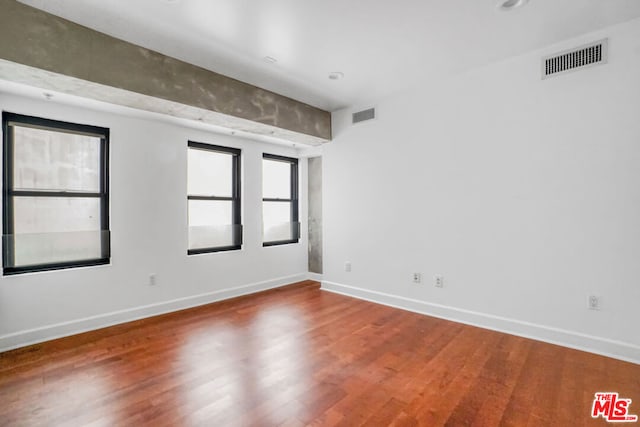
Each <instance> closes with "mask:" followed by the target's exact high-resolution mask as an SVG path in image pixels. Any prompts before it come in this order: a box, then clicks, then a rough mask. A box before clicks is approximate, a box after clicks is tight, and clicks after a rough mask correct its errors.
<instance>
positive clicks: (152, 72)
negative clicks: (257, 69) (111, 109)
mask: <svg viewBox="0 0 640 427" xmlns="http://www.w3.org/2000/svg"><path fill="white" fill-rule="evenodd" d="M0 10H1V11H2V13H0V78H1V79H5V80H10V81H14V82H17V83H25V84H29V85H32V86H35V87H39V88H42V89H47V90H55V91H59V92H63V93H69V94H72V95H78V96H83V97H87V98H92V99H97V100H100V101H107V102H111V103H114V104H119V105H125V106H128V107H134V108H139V109H143V110H148V111H153V112H159V113H164V114H169V115H172V116H176V117H181V118H187V119H193V120H199V121H202V122H206V123H211V124H214V125H218V126H224V127H227V128H229V129H236V130H241V131H244V132H250V133H255V134H260V135H269V136H273V137H276V138H281V139H285V140H289V141H291V142H299V143H304V144H312V145H317V144H320V143H323V142H327V141H329V140H330V139H331V114H330V113H329V112H326V111H323V110H321V109H318V108H315V107H312V106H310V105H307V104H304V103H302V102H299V101H296V100H293V99H291V98H287V97H285V96H282V95H278V94H276V93H273V92H269V91H267V90H264V89H261V88H258V87H255V86H252V85H250V84H247V83H243V82H241V81H238V80H235V79H232V78H230V77H227V76H224V75H222V74H218V73H215V72H212V71H209V70H206V69H203V68H200V67H197V66H195V65H192V64H188V63H186V62H183V61H179V60H177V59H175V58H171V57H168V56H165V55H162V54H160V53H158V52H155V51H152V50H149V49H145V48H143V47H140V46H137V45H134V44H131V43H128V42H125V41H123V40H120V39H116V38H114V37H111V36H108V35H106V34H103V33H100V32H98V31H95V30H92V29H90V28H87V27H84V26H81V25H78V24H75V23H73V22H71V21H68V20H66V19H63V18H59V17H57V16H55V15H52V14H49V13H47V12H44V11H41V10H39V9H36V8H33V7H30V6H27V5H24V4H22V3H20V2H18V1H16V0H0Z"/></svg>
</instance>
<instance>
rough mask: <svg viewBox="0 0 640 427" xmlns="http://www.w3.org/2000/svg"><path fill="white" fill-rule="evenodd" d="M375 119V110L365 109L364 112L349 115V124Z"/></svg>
mask: <svg viewBox="0 0 640 427" xmlns="http://www.w3.org/2000/svg"><path fill="white" fill-rule="evenodd" d="M375 118H376V109H375V108H367V109H366V110H362V111H358V112H357V113H353V114H352V115H351V123H352V124H354V125H355V124H356V123H361V122H366V121H367V120H373V119H375Z"/></svg>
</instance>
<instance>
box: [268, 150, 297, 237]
mask: <svg viewBox="0 0 640 427" xmlns="http://www.w3.org/2000/svg"><path fill="white" fill-rule="evenodd" d="M299 239H300V223H299V222H298V159H292V158H290V157H283V156H275V155H273V154H263V156H262V242H263V243H262V245H263V246H273V245H282V244H286V243H297V242H298V240H299Z"/></svg>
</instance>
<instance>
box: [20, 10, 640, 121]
mask: <svg viewBox="0 0 640 427" xmlns="http://www.w3.org/2000/svg"><path fill="white" fill-rule="evenodd" d="M22 2H23V3H26V4H29V5H31V6H35V7H38V8H40V9H43V10H46V11H48V12H50V13H53V14H55V15H59V16H62V17H64V18H67V19H69V20H71V21H74V22H77V23H80V24H82V25H86V26H88V27H91V28H94V29H96V30H98V31H101V32H104V33H107V34H109V35H112V36H114V37H118V38H120V39H124V40H127V41H129V42H132V43H135V44H138V45H141V46H144V47H146V48H149V49H153V50H156V51H158V52H161V53H163V54H166V55H169V56H173V57H175V58H179V59H181V60H184V61H186V62H190V63H192V64H196V65H199V66H202V67H204V68H208V69H210V70H213V71H216V72H219V73H222V74H225V75H228V76H231V77H234V78H236V79H239V80H242V81H245V82H248V83H252V84H254V85H257V86H260V87H263V88H265V89H269V90H272V91H274V92H278V93H280V94H283V95H286V96H289V97H292V98H294V99H298V100H300V101H303V102H306V103H309V104H311V105H315V106H317V107H320V108H323V109H327V110H335V109H338V108H341V107H345V106H352V105H356V106H362V105H364V104H366V103H368V102H371V101H373V100H375V99H377V98H379V97H382V96H386V95H389V94H391V93H394V92H397V91H400V90H405V89H407V88H410V87H414V86H417V85H423V84H424V82H425V81H429V80H433V79H436V78H438V77H441V76H443V75H446V74H450V73H452V72H460V71H464V70H466V69H469V68H472V67H476V66H480V65H483V64H486V63H489V62H492V61H496V60H500V59H504V58H507V57H509V56H513V55H517V54H521V53H524V52H527V51H530V50H533V49H537V48H541V47H544V46H547V45H549V44H552V43H555V42H558V41H561V40H564V39H567V38H571V37H574V36H578V35H580V34H584V33H587V32H590V31H594V30H597V29H600V28H602V27H605V26H608V25H612V24H615V23H620V22H624V21H627V20H630V19H634V18H636V17H640V1H639V0H531V1H530V2H529V4H528V5H527V6H525V7H523V8H521V9H518V10H515V11H512V12H502V11H499V10H497V9H496V7H495V3H496V0H393V1H382V0H269V1H265V0H127V1H105V0H22ZM265 56H271V57H273V58H276V59H277V62H276V63H275V64H269V63H266V62H265V61H264V59H263V58H264V57H265ZM332 71H341V72H343V73H344V76H345V77H344V78H343V79H341V80H337V81H334V80H329V79H328V77H327V75H328V73H329V72H332Z"/></svg>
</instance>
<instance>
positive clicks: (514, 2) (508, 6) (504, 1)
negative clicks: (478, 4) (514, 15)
mask: <svg viewBox="0 0 640 427" xmlns="http://www.w3.org/2000/svg"><path fill="white" fill-rule="evenodd" d="M527 3H529V0H498V4H497V5H496V6H497V8H498V9H500V10H504V11H510V10H513V9H517V8H519V7H522V6H524V5H525V4H527Z"/></svg>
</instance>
